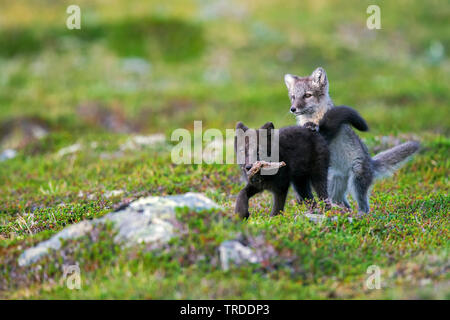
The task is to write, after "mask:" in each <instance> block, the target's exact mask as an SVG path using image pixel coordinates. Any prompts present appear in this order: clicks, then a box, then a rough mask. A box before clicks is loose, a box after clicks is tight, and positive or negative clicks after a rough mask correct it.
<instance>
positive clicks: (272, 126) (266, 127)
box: [261, 121, 275, 130]
mask: <svg viewBox="0 0 450 320" xmlns="http://www.w3.org/2000/svg"><path fill="white" fill-rule="evenodd" d="M261 129H268V130H270V129H275V126H274V125H273V123H272V122H270V121H269V122H266V123H265V124H264V125H263V126H262V127H261Z"/></svg>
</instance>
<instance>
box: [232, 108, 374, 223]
mask: <svg viewBox="0 0 450 320" xmlns="http://www.w3.org/2000/svg"><path fill="white" fill-rule="evenodd" d="M344 124H350V125H352V126H354V127H355V128H356V129H358V130H361V131H367V130H368V126H367V124H366V122H365V121H364V119H363V118H362V117H361V116H360V115H359V114H358V112H357V111H355V110H353V109H352V108H349V107H346V106H340V107H335V108H332V109H330V110H329V111H327V113H326V114H325V115H324V117H323V118H322V120H321V121H320V122H319V125H318V129H317V125H315V124H313V123H311V124H309V123H307V124H305V127H300V126H290V127H284V128H281V129H279V130H278V132H276V130H274V125H273V123H272V122H267V123H266V124H265V125H263V126H262V127H261V128H260V129H257V130H255V129H249V128H248V127H246V126H245V125H244V124H243V123H242V122H238V123H237V125H236V139H235V152H236V154H237V155H238V159H239V154H238V151H239V152H241V158H242V160H241V161H238V163H240V166H241V168H242V170H243V173H244V176H245V177H246V180H247V185H246V186H245V187H244V188H243V189H242V190H241V191H240V192H239V194H238V197H237V200H236V206H235V212H236V213H237V214H239V216H240V217H241V218H244V219H245V218H248V217H249V211H248V202H249V199H250V198H251V197H252V196H254V195H255V194H257V193H260V192H262V191H264V190H268V191H270V192H272V194H273V206H272V212H271V216H274V215H278V214H280V212H281V211H282V210H283V209H284V204H285V202H286V196H287V194H288V190H289V186H290V184H292V185H293V187H294V190H295V192H296V194H297V200H298V201H299V202H301V201H303V200H313V194H312V192H311V185H312V187H313V188H314V190H315V191H316V193H317V196H318V197H319V199H321V200H326V199H328V192H327V178H328V167H329V165H330V154H329V150H328V143H329V142H331V141H332V140H333V138H334V137H335V136H336V135H337V133H338V132H339V129H340V128H341V126H342V125H344ZM261 129H265V130H261ZM241 130H242V131H241ZM317 131H318V132H317ZM276 134H278V136H276ZM251 135H253V136H254V137H256V138H255V139H253V141H251V139H250V137H251ZM238 137H240V139H239V138H238ZM242 138H243V139H242ZM277 138H278V139H277ZM277 141H278V144H276V143H277ZM273 142H275V144H274V143H273ZM274 146H275V147H274ZM277 146H278V148H276V147H277ZM276 149H278V150H277V151H278V158H277V159H276V161H280V162H281V161H283V162H285V164H286V165H285V166H282V167H280V168H277V169H276V170H277V171H275V174H270V173H268V172H266V174H263V173H262V172H258V173H256V174H254V172H253V170H252V174H251V175H250V174H249V173H250V171H251V169H252V167H253V165H254V164H255V163H256V162H257V161H260V160H262V161H266V160H267V161H273V156H274V155H273V154H272V153H274V152H276ZM255 151H256V152H255ZM252 152H253V153H254V154H255V156H252ZM243 153H245V157H243Z"/></svg>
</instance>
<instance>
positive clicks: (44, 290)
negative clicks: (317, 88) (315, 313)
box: [0, 0, 450, 299]
mask: <svg viewBox="0 0 450 320" xmlns="http://www.w3.org/2000/svg"><path fill="white" fill-rule="evenodd" d="M218 3H220V2H219V1H211V2H210V1H200V0H199V1H170V2H163V1H156V0H155V1H145V2H144V1H119V0H116V1H110V2H108V4H106V3H104V2H101V1H81V0H80V1H78V5H79V6H80V7H81V10H82V29H81V30H79V31H69V30H67V29H66V28H65V19H66V17H67V14H66V13H65V9H66V5H69V4H65V3H56V2H45V4H44V3H42V2H39V1H21V0H17V1H13V2H11V1H0V4H1V8H2V9H1V10H0V43H1V46H0V70H1V72H0V111H1V112H0V123H1V128H0V134H1V135H2V136H1V138H2V139H3V140H2V147H12V146H14V147H17V149H18V155H17V156H16V157H15V158H14V159H10V160H7V161H3V162H0V182H1V183H0V195H1V197H0V273H1V279H0V297H2V298H50V299H52V298H69V299H73V298H75V299H76V298H89V299H93V298H100V299H101V298H162V299H166V298H186V299H196V298H231V299H233V298H243V299H247V298H248V299H253V298H264V299H281V298H287V299H300V298H447V299H448V298H450V296H449V280H450V279H449V276H448V275H449V272H448V271H449V252H448V250H449V230H448V229H449V214H448V212H449V209H450V204H449V197H448V186H449V181H448V174H449V169H450V161H449V156H450V154H449V147H450V138H449V133H450V112H449V110H450V109H449V102H450V93H449V92H450V91H449V83H450V82H449V80H450V78H449V75H450V72H449V71H450V70H449V69H450V62H449V59H448V52H449V50H450V34H449V32H450V28H446V27H445V26H446V25H448V17H449V7H448V4H447V3H446V2H445V1H431V2H430V1H427V2H422V1H411V2H392V1H379V2H377V3H378V4H379V6H380V7H381V19H382V29H381V30H373V31H371V30H368V29H366V28H365V24H366V18H367V14H366V8H367V6H368V5H369V4H372V3H371V2H370V1H362V2H358V3H356V4H355V3H349V2H344V1H310V2H303V1H286V2H283V4H281V3H279V2H278V1H268V0H263V1H244V2H241V1H234V2H233V3H231V2H230V3H229V4H228V6H226V7H225V8H221V7H220V4H218ZM227 3H228V2H227ZM130 57H132V58H133V59H131V60H130ZM130 61H131V65H133V63H136V62H137V63H138V64H139V66H140V67H139V68H138V69H139V70H145V72H140V71H139V70H137V69H136V68H133V66H131V67H130ZM317 66H322V67H324V68H325V69H326V70H327V72H328V78H329V80H330V93H331V95H332V97H333V99H334V101H335V103H336V104H346V105H349V106H352V107H355V108H356V109H358V110H359V111H360V113H361V114H362V115H363V116H364V117H365V118H366V120H367V121H368V123H369V125H370V127H371V131H370V132H368V133H364V134H361V135H360V136H361V137H362V138H363V140H364V141H365V142H366V144H367V145H368V147H369V149H370V151H371V152H372V154H374V153H376V152H379V151H380V150H382V149H383V148H387V147H389V146H390V145H391V144H392V142H393V141H395V140H396V139H399V140H401V141H405V140H408V139H418V140H420V142H421V144H422V149H421V151H420V153H419V154H418V155H416V156H415V157H414V159H413V160H412V161H411V162H409V163H407V164H406V165H405V166H404V167H403V168H402V169H401V170H400V171H398V172H397V173H396V174H395V175H394V176H393V177H390V178H386V179H384V180H381V181H379V182H377V183H376V184H375V187H374V188H373V191H372V196H371V205H372V210H371V212H370V214H368V215H367V216H365V217H363V218H362V219H358V220H356V221H355V222H353V223H349V222H348V221H347V220H346V218H345V214H343V213H341V212H338V211H331V212H329V213H328V214H329V215H336V216H339V217H340V218H339V219H338V220H337V221H327V222H324V223H322V224H315V223H312V222H309V221H308V220H305V219H302V218H301V213H302V212H304V211H305V210H306V209H305V207H303V206H299V205H296V204H294V201H293V195H290V198H289V205H288V206H287V207H286V212H285V214H284V215H283V216H279V217H275V218H269V216H268V212H269V209H270V196H269V195H268V194H263V195H261V196H258V197H255V199H253V200H252V202H251V212H252V216H251V218H250V219H249V220H248V221H247V222H244V223H242V222H240V221H238V220H237V219H235V217H234V215H233V208H232V207H233V204H234V196H235V195H236V193H237V192H238V191H239V189H240V188H241V187H242V183H241V182H240V179H239V170H238V168H237V167H236V166H235V165H175V164H173V163H172V161H171V157H170V145H169V146H167V145H164V144H163V145H156V146H151V147H142V148H136V149H131V150H121V149H120V148H121V146H123V144H124V143H126V142H127V141H128V139H129V138H130V136H132V135H133V134H135V133H139V134H153V133H164V134H165V135H166V136H167V137H170V135H171V132H172V131H173V130H174V129H176V128H187V129H190V130H192V129H193V121H194V120H202V121H203V128H204V129H207V128H219V129H221V130H223V131H224V130H225V129H226V128H230V129H231V128H233V127H234V124H235V123H236V122H237V121H238V120H242V121H244V122H245V123H246V124H248V125H250V126H253V127H256V126H259V125H261V124H263V123H265V122H266V121H269V120H270V121H273V122H274V124H275V126H276V127H281V126H284V125H289V124H293V123H294V119H293V118H292V116H291V115H290V114H289V113H288V111H289V100H288V97H287V94H286V89H285V86H284V83H283V75H284V74H285V73H295V74H299V75H306V74H309V73H310V72H311V71H312V70H313V69H314V68H315V67H317ZM86 110H96V111H95V112H94V115H92V114H89V112H88V114H86ZM111 115H112V118H108V116H110V117H111ZM105 117H106V118H107V119H113V120H112V121H109V120H107V119H106V120H105V119H104V118H105ZM24 121H25V122H26V121H28V123H30V122H31V123H38V124H40V125H41V126H42V127H44V128H46V130H47V131H48V134H47V135H46V136H45V137H43V138H42V139H38V140H33V139H32V140H30V141H26V139H25V138H24V137H23V136H22V134H21V133H20V130H19V131H17V130H16V131H14V130H13V131H12V132H11V131H10V129H8V128H11V127H12V128H15V127H18V126H11V125H10V124H12V123H23V122H24ZM111 123H112V124H111ZM24 141H26V143H24ZM73 144H79V145H80V148H79V150H78V151H76V152H74V153H70V154H66V155H62V156H60V155H58V151H59V150H61V148H65V147H67V146H70V145H73ZM112 190H121V191H123V193H122V194H119V195H116V196H107V195H108V191H112ZM188 191H197V192H203V193H205V194H206V195H207V196H208V197H210V198H212V199H213V200H215V201H216V202H217V203H219V204H220V205H221V206H222V207H223V208H224V210H223V212H203V213H193V212H189V211H186V210H181V211H180V212H178V216H179V220H180V221H181V224H180V235H179V237H178V238H177V239H174V240H173V241H172V242H170V243H169V244H167V245H166V246H164V247H163V248H160V249H158V250H156V251H155V250H150V249H151V248H147V247H145V246H142V247H137V248H129V249H121V248H119V247H118V246H117V245H114V244H113V243H112V242H111V235H112V234H111V233H112V232H113V231H112V230H113V229H112V228H111V227H110V226H105V227H104V229H101V230H96V231H95V233H93V234H91V235H89V236H86V237H84V238H83V239H80V240H78V241H71V242H68V243H66V244H65V246H64V249H63V250H61V252H59V253H54V254H53V255H52V256H51V257H49V258H47V259H46V260H43V261H41V262H39V263H37V264H35V265H33V266H31V267H28V268H20V267H18V265H17V257H18V256H19V254H20V253H21V252H22V251H23V250H24V249H25V248H27V247H30V246H32V245H34V244H36V243H38V242H39V241H42V240H45V239H48V238H49V237H50V236H51V235H53V234H55V233H56V232H58V231H59V230H61V229H62V228H64V227H65V226H66V225H68V224H72V223H76V222H78V221H81V220H84V219H92V218H95V217H99V216H102V215H104V214H105V213H107V212H109V211H111V210H113V209H114V208H117V207H119V206H120V205H122V204H124V203H127V202H129V201H132V200H134V199H137V198H138V197H141V196H147V195H168V194H178V193H184V192H188ZM236 237H240V238H242V239H245V240H246V241H249V242H252V243H256V244H259V245H261V246H262V247H271V248H273V249H274V250H275V252H277V256H276V257H275V258H273V259H270V260H268V261H265V262H264V263H263V264H258V265H255V266H252V265H249V266H246V267H241V268H239V269H232V270H230V271H227V272H223V271H221V268H220V265H219V262H218V259H217V251H216V249H217V246H218V245H219V244H220V243H221V242H222V241H223V240H227V239H234V238H236ZM55 261H56V263H55ZM70 263H78V264H79V266H80V269H81V276H82V289H81V290H69V289H68V288H67V287H66V286H65V285H64V284H63V283H62V282H61V277H62V265H63V264H70ZM370 265H377V266H379V267H380V268H381V271H382V274H381V276H382V289H381V290H369V289H367V288H366V287H365V281H366V279H367V277H368V276H369V275H368V274H367V273H366V270H367V268H368V266H370Z"/></svg>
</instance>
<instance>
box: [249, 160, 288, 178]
mask: <svg viewBox="0 0 450 320" xmlns="http://www.w3.org/2000/svg"><path fill="white" fill-rule="evenodd" d="M285 165H286V163H285V162H284V161H281V162H267V161H256V162H255V163H254V164H253V166H252V168H251V169H250V170H249V171H248V176H249V177H253V176H254V175H255V174H257V173H258V172H259V171H261V169H262V168H265V169H279V168H281V167H284V166H285Z"/></svg>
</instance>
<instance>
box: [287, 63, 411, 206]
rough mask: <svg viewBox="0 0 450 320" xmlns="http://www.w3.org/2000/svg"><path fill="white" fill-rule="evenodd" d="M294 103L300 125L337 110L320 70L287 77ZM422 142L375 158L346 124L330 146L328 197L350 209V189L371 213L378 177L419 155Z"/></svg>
mask: <svg viewBox="0 0 450 320" xmlns="http://www.w3.org/2000/svg"><path fill="white" fill-rule="evenodd" d="M284 81H285V83H286V86H287V88H288V92H289V99H290V100H291V107H290V111H291V112H292V113H293V114H294V115H295V116H296V118H297V123H298V125H300V126H304V125H306V126H311V123H314V124H316V125H317V124H318V123H319V121H320V120H321V119H322V117H323V116H324V114H325V113H326V112H327V111H328V110H330V109H332V108H333V107H334V104H333V101H332V100H331V98H330V96H329V94H328V79H327V74H326V72H325V70H324V69H322V68H320V67H319V68H317V69H316V70H314V72H313V73H312V74H311V75H310V76H306V77H299V76H295V75H291V74H286V75H285V76H284ZM418 149H419V143H418V142H415V141H408V142H406V143H403V144H401V145H399V146H396V147H394V148H391V149H388V150H386V151H383V152H381V153H379V154H377V155H376V156H374V157H371V156H370V155H369V152H368V150H367V147H366V146H365V145H364V144H363V142H362V141H361V140H360V139H359V137H358V136H357V135H356V133H355V132H354V131H353V130H352V128H351V127H350V126H349V125H344V126H343V127H342V128H341V129H340V131H339V133H338V134H337V135H336V137H335V138H334V139H333V140H332V141H331V142H330V143H329V150H330V168H329V171H328V194H329V197H330V198H331V200H332V201H333V202H335V203H337V204H342V205H345V206H346V207H348V208H350V205H349V203H348V201H347V190H348V189H349V191H350V192H351V194H352V196H353V198H354V199H355V200H356V201H357V203H358V209H359V211H360V212H364V213H367V212H369V200H368V198H369V192H370V188H371V186H372V184H373V182H374V180H375V179H376V178H380V177H383V176H387V175H390V174H392V173H393V172H394V171H395V170H397V169H398V168H400V166H401V165H402V164H403V163H404V162H405V160H407V159H408V158H409V157H410V156H411V155H413V154H414V153H415V152H417V151H418Z"/></svg>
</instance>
